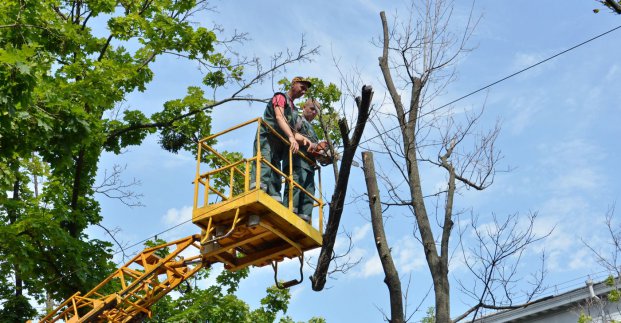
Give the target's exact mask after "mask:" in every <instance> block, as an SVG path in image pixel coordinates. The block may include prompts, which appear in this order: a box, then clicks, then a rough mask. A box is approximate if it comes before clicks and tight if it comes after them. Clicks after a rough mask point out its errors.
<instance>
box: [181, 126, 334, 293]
mask: <svg viewBox="0 0 621 323" xmlns="http://www.w3.org/2000/svg"><path fill="white" fill-rule="evenodd" d="M261 124H263V125H265V126H266V127H267V128H268V129H269V130H270V131H272V133H273V134H274V135H275V136H277V137H279V138H280V139H281V140H282V141H283V142H285V143H287V145H288V142H287V140H285V139H284V138H283V137H281V136H280V135H279V134H278V133H277V132H276V131H275V130H274V129H273V128H271V127H270V126H269V125H267V124H266V123H265V122H264V121H263V120H262V119H261V118H257V119H253V120H250V121H248V122H245V123H242V124H240V125H237V126H235V127H232V128H230V129H227V130H224V131H222V132H219V133H217V134H214V135H212V136H209V137H206V138H204V139H202V140H200V141H199V146H198V154H197V156H198V157H197V164H196V178H195V180H194V185H195V188H194V209H193V212H192V221H193V222H194V224H196V225H198V226H199V227H201V229H202V235H201V241H200V243H201V245H202V246H203V257H204V258H203V259H204V261H205V262H207V264H211V263H216V262H222V263H224V265H225V268H226V269H229V270H239V269H242V268H245V267H247V266H250V265H254V266H265V265H268V264H271V265H272V266H273V267H274V270H275V278H276V275H277V263H278V262H280V261H282V260H283V259H285V258H296V257H297V258H299V259H300V266H302V264H303V255H304V252H305V251H307V250H310V249H314V248H317V247H321V244H322V228H323V205H324V202H323V199H322V197H321V194H318V196H314V195H313V194H311V193H310V192H307V191H306V190H304V189H303V188H302V187H301V186H300V185H299V184H298V183H296V182H295V181H294V180H293V176H292V172H293V169H292V166H291V165H292V164H293V163H291V162H290V163H289V165H290V166H289V169H286V170H284V172H283V171H281V170H280V169H279V168H278V167H275V166H274V165H272V164H270V163H269V162H268V161H267V160H266V159H265V158H264V157H263V156H262V155H261V149H256V151H257V155H256V156H253V157H251V158H246V159H242V160H237V161H232V160H228V159H227V158H226V157H225V156H224V155H223V154H221V153H219V152H218V151H217V150H216V149H214V147H212V145H210V143H211V142H214V139H217V138H219V137H222V136H223V135H226V134H228V133H230V132H232V131H235V130H238V129H239V128H242V127H245V126H249V125H256V126H257V127H256V128H257V136H256V137H255V138H256V142H255V143H254V144H255V145H257V148H260V147H259V144H260V143H259V140H258V129H259V128H260V125H261ZM292 157H293V156H292V154H291V151H289V156H288V158H292ZM301 158H306V157H305V156H303V155H301ZM206 159H209V160H210V163H211V164H212V165H213V164H218V165H221V166H220V167H218V168H216V169H211V170H208V171H205V172H203V171H202V169H201V168H203V167H205V163H204V161H205V160H206ZM214 159H215V160H217V162H214ZM253 164H254V165H255V167H256V172H255V174H256V178H250V168H251V165H253ZM261 167H270V168H272V169H273V171H274V172H275V173H277V174H279V175H280V176H281V178H282V180H283V181H288V183H289V185H288V186H289V190H288V192H284V194H289V196H290V197H292V194H293V193H292V192H293V189H294V187H295V188H297V189H299V190H300V191H301V194H306V195H308V196H310V197H311V198H312V199H313V200H314V201H315V203H314V204H315V206H317V207H318V214H319V219H318V222H317V226H316V227H314V226H313V225H312V223H307V222H306V221H304V220H303V219H301V218H300V217H298V216H297V215H296V214H295V213H294V212H293V205H292V203H293V202H292V200H293V199H292V198H289V203H288V205H283V204H282V203H280V202H278V201H276V200H275V199H274V198H272V197H271V196H269V195H268V194H267V193H266V192H264V191H262V190H261V189H260V187H261V185H252V186H251V185H250V184H251V183H253V184H254V183H258V182H260V177H259V176H260V174H261ZM317 178H318V179H319V192H321V174H318V176H317ZM225 179H226V180H225ZM216 180H219V183H220V185H219V187H218V188H216V185H215V184H214V183H215V181H216ZM224 182H227V183H226V184H224V185H223V184H222V183H224ZM251 187H252V188H251ZM255 187H256V188H255ZM301 272H302V268H301V267H300V275H301ZM301 281H302V277H301V278H300V279H299V280H292V281H288V282H286V283H284V284H282V285H281V284H280V283H279V282H278V280H277V279H276V283H277V285H278V286H279V287H289V286H292V285H295V284H298V283H300V282H301Z"/></svg>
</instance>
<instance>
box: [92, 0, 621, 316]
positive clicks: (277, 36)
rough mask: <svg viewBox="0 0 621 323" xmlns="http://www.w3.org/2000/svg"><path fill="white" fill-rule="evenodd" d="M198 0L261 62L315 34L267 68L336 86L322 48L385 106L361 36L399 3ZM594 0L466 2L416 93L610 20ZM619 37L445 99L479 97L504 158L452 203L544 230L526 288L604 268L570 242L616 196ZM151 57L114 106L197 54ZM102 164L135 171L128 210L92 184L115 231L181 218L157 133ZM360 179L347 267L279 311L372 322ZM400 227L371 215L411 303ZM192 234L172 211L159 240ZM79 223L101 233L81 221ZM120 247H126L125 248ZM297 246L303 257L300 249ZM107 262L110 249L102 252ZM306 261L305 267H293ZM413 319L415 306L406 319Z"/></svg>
mask: <svg viewBox="0 0 621 323" xmlns="http://www.w3.org/2000/svg"><path fill="white" fill-rule="evenodd" d="M212 4H213V5H214V6H215V12H206V13H204V15H202V16H200V17H196V20H197V21H200V22H201V24H203V25H206V26H209V25H212V24H213V23H217V24H219V25H222V26H223V28H224V29H225V33H226V34H230V33H231V32H232V31H233V30H235V29H237V30H238V31H242V32H248V33H249V36H250V38H251V40H250V41H248V42H247V43H246V44H245V45H244V46H243V47H241V48H239V50H240V51H241V52H242V53H246V54H248V55H251V54H255V55H257V56H259V57H261V58H263V59H264V60H267V59H269V56H270V55H271V54H273V53H274V52H278V51H283V50H285V49H286V48H292V49H295V48H296V46H297V45H298V44H299V42H300V39H301V37H302V35H304V37H305V39H306V41H307V43H308V45H309V46H320V55H318V56H315V57H314V61H313V62H310V63H308V64H298V65H292V66H290V67H289V68H288V70H287V71H286V72H285V73H284V74H283V75H281V76H287V77H292V76H295V75H304V76H314V77H319V78H322V79H323V80H324V81H325V82H333V83H335V84H339V83H340V79H339V72H338V69H337V68H336V67H335V64H334V61H338V62H339V63H340V69H341V70H342V71H344V72H345V73H347V74H348V75H351V74H353V73H354V72H355V71H356V72H358V73H359V75H360V79H361V80H362V82H363V83H364V84H370V85H372V86H373V87H374V89H375V95H374V104H375V105H376V108H378V109H379V108H381V109H382V110H390V109H391V107H390V105H389V104H388V102H387V100H385V98H386V93H385V90H384V86H383V81H382V78H381V73H380V70H379V66H378V60H377V58H378V57H379V56H380V55H381V51H380V49H379V48H377V47H376V46H374V45H373V44H372V41H373V39H377V38H378V37H379V35H380V33H381V23H380V18H379V12H380V11H382V10H384V11H386V13H387V15H388V17H389V21H392V17H393V16H394V15H395V14H397V15H400V18H401V19H405V18H406V15H407V13H406V10H405V9H406V8H407V2H406V1H390V2H388V1H370V0H369V1H308V2H297V1H296V2H290V3H286V4H283V2H282V1H273V0H269V1H260V2H258V1H235V0H231V1H215V2H213V3H212ZM598 7H599V5H598V3H597V2H596V1H570V2H567V1H561V0H553V1H547V2H546V3H545V5H544V4H543V3H542V2H541V1H521V2H519V3H518V2H508V1H489V0H488V1H477V3H476V4H475V7H474V14H475V15H477V16H478V15H480V16H481V20H480V22H479V24H478V27H477V29H476V31H475V33H474V34H473V36H472V39H471V42H470V45H472V46H473V47H474V50H473V51H471V52H470V53H467V54H466V55H465V56H463V57H462V58H461V59H460V60H459V62H458V64H457V66H456V68H457V79H456V80H455V81H454V82H453V83H452V84H451V85H450V86H449V87H447V89H446V90H445V91H444V92H443V93H441V95H440V96H439V97H437V98H436V99H435V101H434V102H432V104H434V105H436V106H440V105H442V104H445V103H448V102H450V101H452V100H454V99H456V98H459V97H461V96H463V95H465V94H467V93H469V92H471V91H474V90H477V89H479V88H481V87H483V86H485V85H488V84H490V83H492V82H495V81H497V80H499V79H501V78H503V77H505V76H507V75H509V74H511V73H513V72H516V71H518V70H520V69H522V68H525V67H527V66H529V65H531V64H533V63H536V62H538V61H540V60H542V59H545V58H547V57H549V56H551V55H554V54H556V53H558V52H560V51H563V50H565V49H567V48H570V47H572V46H574V45H576V44H578V43H580V42H582V41H584V40H586V39H589V38H591V37H593V36H595V35H598V34H600V33H602V32H605V31H607V30H610V29H612V28H614V27H617V26H619V25H621V16H618V15H613V14H611V13H608V12H607V11H606V10H602V12H600V13H599V14H594V13H593V12H592V9H594V8H598ZM468 10H469V5H465V4H461V3H459V4H458V5H456V7H455V12H454V17H455V22H456V23H459V22H463V19H465V17H466V15H467V13H468ZM620 38H621V30H617V31H615V32H612V33H611V34H608V35H606V36H604V37H602V38H600V39H597V40H595V41H593V42H590V43H588V44H586V45H584V46H582V47H579V48H577V49H575V50H572V51H570V52H568V53H566V54H564V55H561V56H559V57H557V58H555V59H553V60H551V61H548V62H546V63H544V64H542V65H540V66H538V67H535V68H533V69H531V70H529V71H526V72H525V73H522V74H520V75H518V76H516V77H514V78H511V79H509V80H506V81H504V82H502V83H499V84H497V85H495V86H493V87H491V88H490V89H488V90H486V91H482V92H480V93H477V94H475V95H472V96H470V97H468V98H466V99H464V100H461V101H459V102H457V103H455V105H454V106H455V107H457V108H459V109H466V110H467V109H477V108H480V107H481V106H483V105H485V112H484V116H483V120H482V123H481V128H482V129H487V128H489V127H491V126H492V125H493V123H494V122H495V121H496V120H497V119H499V120H501V123H502V132H501V134H500V137H499V139H498V143H497V145H498V147H500V149H502V152H503V155H504V159H503V161H502V164H501V167H504V168H507V167H511V168H512V169H513V170H512V171H511V172H508V173H500V174H499V175H498V176H497V177H496V180H495V182H494V185H492V186H491V187H490V188H489V189H487V190H485V191H483V192H474V191H472V190H470V191H467V190H466V191H462V192H461V194H460V196H459V197H458V198H459V207H460V208H464V209H468V210H472V212H473V213H474V214H476V215H478V216H479V217H480V219H481V222H482V225H485V224H486V221H489V217H490V215H491V214H496V215H497V216H499V217H503V216H506V215H507V214H514V213H518V214H527V213H528V212H538V214H539V217H538V221H537V227H536V230H537V231H538V232H541V233H543V232H547V230H550V229H552V228H554V231H553V233H552V234H551V236H550V237H549V238H548V239H547V240H546V241H545V243H543V244H538V245H536V246H533V248H531V249H529V250H528V251H527V254H526V257H525V259H524V260H525V261H524V262H523V263H522V265H521V266H522V267H521V268H523V269H528V268H532V266H534V262H531V261H532V260H533V258H534V257H535V256H536V254H537V252H539V251H541V250H543V249H545V251H546V254H547V256H548V259H547V261H546V269H547V271H548V279H547V280H546V286H549V289H547V290H546V292H544V293H543V295H542V296H547V295H552V294H557V293H558V292H562V291H565V290H568V289H572V288H576V287H579V286H583V284H584V280H586V278H587V275H592V276H591V277H593V278H594V279H599V278H602V277H603V275H604V274H603V273H602V272H601V268H600V267H599V266H598V265H597V263H596V262H595V260H594V259H593V257H592V255H591V254H590V252H589V251H588V250H587V248H586V247H585V246H584V244H583V242H582V240H587V241H590V242H592V243H593V244H595V245H600V246H604V244H605V241H606V240H605V239H606V238H607V236H606V232H605V227H604V215H605V213H606V211H607V210H608V207H609V206H610V205H612V204H613V203H615V202H616V201H617V200H618V199H619V194H621V187H620V184H619V181H618V179H619V178H620V176H619V175H620V174H619V172H620V171H619V161H620V159H621V156H620V154H619V151H618V149H617V147H618V146H619V145H618V144H617V143H616V140H617V138H619V137H621V136H620V135H621V130H620V127H619V126H618V125H619V123H620V121H621V107H620V106H619V105H620V104H619V102H621V91H619V90H618V86H619V84H620V81H621V64H620V63H619V53H621V42H619V39H620ZM154 70H155V79H154V81H153V82H152V83H151V85H150V87H149V88H148V90H147V91H146V92H143V93H134V94H132V95H131V96H130V97H129V98H128V100H127V102H126V104H127V105H128V106H131V107H132V108H140V109H142V110H143V111H145V112H148V113H151V112H155V111H157V110H159V109H160V107H161V106H162V104H163V103H164V102H165V101H166V100H170V99H174V98H178V97H181V96H183V95H184V94H185V89H186V88H187V86H189V85H197V84H200V80H201V75H200V73H199V72H198V70H197V67H196V66H195V65H194V64H191V63H187V62H183V61H180V60H178V59H176V58H172V57H165V58H161V59H159V60H158V61H157V63H156V65H155V68H154ZM274 89H277V86H276V85H274V86H273V85H272V84H268V83H264V84H262V85H260V86H257V87H255V88H253V89H251V90H250V92H249V94H252V95H253V96H255V97H259V98H267V97H269V96H270V95H271V93H272V92H273V90H274ZM222 94H223V95H224V94H226V93H222ZM350 108H351V107H350ZM263 109H264V106H263V105H261V104H251V105H249V104H247V103H230V104H226V105H223V106H220V107H217V108H216V109H215V110H214V112H213V120H214V121H213V128H214V130H219V129H224V128H227V127H228V126H231V125H234V124H236V123H239V122H243V121H246V120H248V119H251V118H254V117H258V116H260V115H261V114H262V112H263ZM367 130H368V131H367V133H366V134H365V137H366V138H369V137H371V136H372V135H373V133H372V129H371V127H367ZM363 140H364V139H363ZM250 141H251V135H249V134H248V133H243V134H240V138H235V140H233V141H230V142H228V143H227V144H228V145H230V146H240V145H243V144H248V147H250ZM223 146H225V145H224V144H223ZM363 148H364V147H361V148H360V150H359V152H358V156H359V153H360V151H362V150H363ZM370 148H373V147H370ZM248 149H249V148H248ZM378 158H379V157H378ZM358 159H359V158H358ZM380 163H381V159H379V160H376V165H377V164H380ZM114 164H120V165H126V166H127V169H126V171H125V172H124V179H125V180H126V181H130V180H131V179H132V178H136V179H139V180H140V181H141V182H142V185H141V186H139V187H137V189H136V190H137V191H139V192H140V193H142V194H143V198H142V203H144V204H145V207H141V208H128V207H126V206H124V205H122V204H121V203H119V202H118V201H115V200H108V199H105V198H104V197H103V196H102V197H101V202H102V213H103V216H104V225H106V226H107V227H109V228H119V229H120V231H119V232H118V234H117V239H119V240H121V241H123V242H124V243H126V244H134V243H135V242H138V241H141V240H143V239H145V238H148V237H150V236H152V235H153V234H155V233H158V232H161V231H163V230H165V229H167V228H170V227H172V226H173V225H175V224H177V223H180V222H183V221H185V220H187V219H189V217H190V214H191V205H192V196H193V186H192V185H191V182H192V179H193V177H194V172H195V162H194V156H190V155H187V154H178V155H173V154H170V153H167V152H165V151H163V150H162V149H160V148H159V146H158V145H157V137H155V136H152V137H149V138H148V139H147V140H146V142H145V144H143V145H142V146H140V147H133V148H130V149H128V150H127V151H126V152H125V153H124V154H122V155H120V156H115V155H104V156H103V158H102V159H101V163H100V172H101V173H103V171H104V170H105V169H110V168H112V167H113V165H114ZM380 170H381V169H380ZM384 171H389V169H388V168H386V169H384ZM425 175H428V176H429V177H428V179H427V180H426V183H427V184H426V185H428V186H429V187H433V186H434V185H436V184H437V183H439V182H440V181H441V180H442V175H441V174H440V173H438V172H437V170H433V169H430V170H429V172H428V173H426V174H425ZM323 176H324V180H325V182H326V183H327V185H326V186H328V187H327V189H326V192H324V193H325V195H326V196H330V195H331V190H330V187H329V183H331V180H330V177H331V176H330V169H328V168H325V169H324V172H323ZM380 189H382V188H380ZM364 192H365V188H364V180H363V174H362V170H361V169H353V171H352V178H351V183H350V190H349V192H348V195H349V196H350V200H351V202H352V203H349V204H347V207H346V209H345V212H344V214H343V221H342V225H343V228H344V229H345V230H346V231H348V232H350V233H351V234H352V238H353V241H354V243H355V245H354V249H353V251H352V256H353V257H360V258H361V259H362V260H361V263H360V265H358V266H357V267H355V268H354V269H352V270H351V271H350V272H349V273H347V274H346V275H340V276H337V277H336V278H337V279H336V280H329V281H328V284H327V288H326V289H325V290H324V291H322V292H319V293H317V292H313V291H312V290H311V288H310V284H309V282H308V280H306V281H305V282H304V283H303V284H302V285H299V286H296V287H294V288H292V289H291V292H292V295H293V298H292V300H291V304H290V307H289V312H288V313H287V314H288V315H291V316H292V317H293V318H294V319H296V320H308V319H309V318H310V317H312V316H322V317H324V318H326V319H327V321H328V322H377V321H382V314H381V312H380V310H379V309H382V310H384V311H388V310H389V307H388V293H387V290H386V287H385V285H384V283H383V274H382V272H381V267H380V265H379V260H378V259H377V256H376V251H375V248H374V246H373V243H372V234H371V228H370V223H369V221H368V219H369V212H368V207H367V205H366V203H365V202H364V201H361V200H354V199H353V197H355V196H359V195H360V194H362V193H364ZM460 221H462V222H461V223H462V224H467V223H468V221H469V219H468V218H467V216H465V215H464V216H462V218H461V219H460ZM412 224H413V219H412V218H411V217H408V216H407V214H403V213H396V214H394V215H393V216H392V217H391V218H390V219H389V220H388V221H387V224H386V228H387V231H388V234H389V236H388V239H389V243H390V244H391V245H392V246H393V256H394V257H395V261H396V263H397V265H398V266H399V268H398V269H399V271H400V274H401V276H402V278H403V280H404V282H405V281H407V279H408V278H409V277H411V285H410V294H409V295H410V296H409V299H408V303H409V307H408V308H409V309H413V308H414V307H416V306H417V305H418V304H419V303H420V302H421V301H422V302H423V303H424V304H425V305H423V307H422V308H423V312H424V310H425V309H426V307H427V306H428V305H429V304H431V303H430V302H431V299H427V300H424V301H423V297H424V295H425V294H426V293H427V290H428V289H429V288H430V286H431V284H430V281H429V279H428V276H429V274H428V273H427V267H426V264H425V262H424V257H423V254H422V251H421V249H420V246H419V245H418V243H417V241H416V240H415V239H414V238H413V236H412V232H413V230H414V227H413V225H412ZM196 232H198V228H197V227H195V226H194V225H193V224H191V223H187V224H184V225H181V226H179V227H178V228H175V229H173V230H171V231H168V232H166V233H164V234H161V235H160V236H159V237H161V238H164V239H167V240H173V239H176V238H181V237H184V236H186V235H189V234H193V233H196ZM90 234H91V235H92V236H96V237H105V233H104V232H103V231H102V230H100V229H99V228H96V227H95V228H92V229H91V230H90ZM344 243H345V241H344V240H341V239H339V241H338V242H337V249H338V250H342V248H345V247H346V246H345V245H344ZM136 251H138V249H137V248H134V249H132V250H129V251H128V252H129V253H131V252H136ZM309 256H315V257H316V252H311V253H310V254H309ZM457 258H459V257H456V259H457ZM117 260H119V261H121V259H120V258H119V257H118V256H117ZM215 270H216V271H217V270H220V269H219V268H218V267H216V268H215ZM281 273H282V274H283V275H287V273H290V274H291V275H292V276H294V275H296V274H297V269H296V264H295V263H288V264H285V265H284V266H282V269H281ZM310 273H311V271H310V269H308V268H307V271H306V274H305V276H306V277H308V275H310ZM410 275H411V276H410ZM451 278H452V279H453V285H452V286H453V290H452V292H453V293H454V294H453V302H452V310H453V315H458V314H461V312H463V310H465V309H466V308H467V307H468V305H469V301H470V300H469V299H467V298H464V297H463V296H462V295H461V294H460V293H459V292H458V291H457V289H456V285H457V284H455V283H454V282H455V280H456V279H468V276H467V272H466V271H465V269H464V268H463V266H461V265H460V263H459V261H458V260H455V261H454V262H453V263H452V265H451ZM272 282H273V281H272V273H271V269H270V268H260V269H253V270H252V271H251V274H250V277H249V278H248V279H246V280H245V281H243V282H242V285H241V289H240V291H239V296H240V297H241V298H242V299H244V300H245V301H247V302H248V303H249V304H250V305H251V306H252V307H257V306H258V305H259V299H260V298H261V296H262V295H263V294H264V290H265V288H267V287H268V286H269V285H271V284H272ZM421 316H422V314H421V313H416V314H415V315H414V318H416V319H419V318H420V317H421Z"/></svg>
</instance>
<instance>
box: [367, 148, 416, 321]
mask: <svg viewBox="0 0 621 323" xmlns="http://www.w3.org/2000/svg"><path fill="white" fill-rule="evenodd" d="M362 164H363V166H364V180H365V182H366V184H367V193H368V196H369V209H370V210H371V225H372V226H373V239H374V240H375V247H376V248H377V254H378V255H379V258H380V261H381V262H382V268H383V269H384V274H385V277H384V283H385V284H386V287H388V293H389V295H390V318H386V320H387V321H388V322H390V323H403V322H405V320H404V315H403V314H404V312H403V296H402V295H403V294H402V292H401V280H400V279H399V272H398V271H397V268H396V267H395V263H394V262H393V260H392V255H391V254H390V250H391V248H390V247H388V240H387V239H386V232H384V219H383V217H382V206H381V203H382V202H381V199H380V195H379V188H378V187H377V178H376V177H375V164H374V162H373V153H371V152H368V151H365V152H363V153H362Z"/></svg>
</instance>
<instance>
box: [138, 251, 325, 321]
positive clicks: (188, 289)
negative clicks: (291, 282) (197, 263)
mask: <svg viewBox="0 0 621 323" xmlns="http://www.w3.org/2000/svg"><path fill="white" fill-rule="evenodd" d="M161 243H164V241H163V240H161V239H160V240H155V241H148V242H147V243H146V244H145V245H146V246H147V247H153V246H156V245H158V244H161ZM159 251H160V252H161V254H159V256H163V257H165V256H166V255H167V253H168V250H167V249H161V250H159ZM249 272H250V270H249V269H248V268H244V269H242V270H239V271H227V270H224V271H222V272H221V273H220V274H219V275H218V276H217V277H216V283H215V284H214V285H212V286H209V287H207V288H205V289H201V288H199V287H197V286H198V285H199V282H201V281H204V280H205V279H206V278H208V277H209V275H210V274H211V269H205V270H201V271H200V272H199V273H198V274H197V275H195V276H194V277H192V278H191V279H190V280H189V281H186V284H185V285H183V284H182V285H180V286H179V287H177V291H178V292H180V293H181V294H182V295H181V296H180V297H178V298H177V299H173V297H172V296H170V295H166V296H164V297H163V298H162V299H160V301H158V302H157V303H156V304H155V305H153V306H152V307H151V310H152V311H153V312H152V317H151V318H149V319H146V320H145V321H146V322H213V323H218V322H222V323H228V322H248V323H272V322H275V321H276V316H277V315H278V314H279V313H283V314H285V313H286V312H287V309H288V307H289V301H290V299H291V294H290V293H289V290H288V289H278V288H276V286H271V287H269V288H267V289H266V295H265V297H263V298H262V299H261V306H260V307H259V308H257V309H254V310H251V309H250V307H249V306H248V304H247V303H246V302H244V301H243V300H241V299H239V298H238V297H237V296H236V295H235V293H236V292H237V289H238V288H239V283H240V281H241V280H242V279H244V278H246V277H248V274H249ZM289 319H290V318H289ZM281 322H283V321H282V320H281ZM321 322H325V321H324V320H323V319H321V318H319V319H317V318H313V319H311V321H309V323H321Z"/></svg>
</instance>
